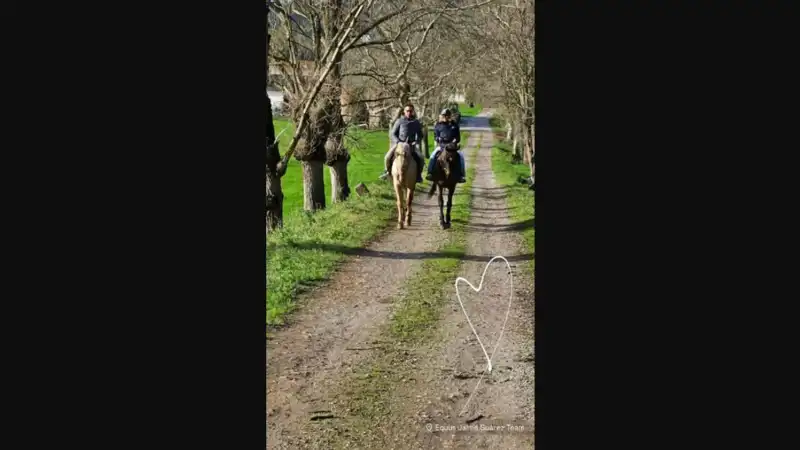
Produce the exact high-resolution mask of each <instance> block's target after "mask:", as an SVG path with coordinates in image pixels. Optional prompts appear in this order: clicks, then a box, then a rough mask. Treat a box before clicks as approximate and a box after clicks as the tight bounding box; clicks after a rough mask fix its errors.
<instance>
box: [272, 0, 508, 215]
mask: <svg viewBox="0 0 800 450" xmlns="http://www.w3.org/2000/svg"><path fill="white" fill-rule="evenodd" d="M494 1H495V0H485V1H482V2H478V3H474V4H471V5H464V6H461V5H460V4H463V3H464V2H452V1H445V0H436V1H434V2H432V1H424V0H402V1H397V2H391V3H390V2H377V1H376V0H292V1H284V2H271V3H269V7H270V8H271V9H272V11H273V12H274V13H275V14H276V17H277V20H275V25H276V27H277V28H279V29H280V31H281V32H280V33H278V36H277V38H276V39H275V40H274V43H275V44H276V45H275V48H274V49H273V51H272V52H271V53H270V58H272V60H273V61H274V62H275V64H276V66H277V67H278V68H279V70H280V71H281V73H282V75H283V76H282V83H283V84H282V86H281V87H282V88H283V89H284V91H285V92H286V93H287V94H288V98H290V99H291V105H292V106H291V108H292V114H291V115H292V119H293V121H294V122H295V124H296V125H295V132H294V135H293V136H292V139H291V142H290V144H289V148H288V149H287V152H286V154H285V155H284V156H283V158H281V162H282V163H283V166H284V170H285V166H286V164H288V160H289V158H291V156H295V158H296V159H298V160H300V161H301V163H302V166H303V180H304V193H305V202H304V208H305V209H306V210H310V211H313V210H316V209H320V208H324V207H325V195H324V185H323V182H322V180H323V176H322V173H323V172H322V164H323V163H324V162H327V163H328V164H329V165H330V166H331V171H332V172H331V174H332V177H331V178H332V179H335V180H336V184H335V186H334V189H333V191H334V195H333V199H334V201H336V200H338V199H342V198H344V197H346V195H347V191H348V188H347V177H346V163H347V160H348V159H349V155H348V153H347V151H346V149H345V148H344V146H343V139H342V135H343V134H344V133H343V129H344V127H345V124H344V121H343V120H342V117H341V107H342V104H341V79H342V78H343V77H344V76H345V75H344V74H342V73H341V65H342V61H343V58H344V56H345V54H346V53H347V52H349V51H352V50H355V49H359V48H363V49H367V48H369V47H373V48H381V47H384V46H387V45H390V44H393V43H394V42H396V41H397V39H399V37H398V35H397V34H385V33H384V34H381V33H382V32H381V29H380V27H384V26H389V25H390V24H392V23H394V22H397V23H400V24H409V23H416V22H417V21H418V20H420V18H422V17H436V16H437V15H438V16H439V17H441V16H442V15H443V14H445V13H448V12H454V11H461V10H467V9H472V8H477V7H479V6H481V5H486V4H490V3H492V2H494ZM425 24H427V25H426V26H427V29H428V32H429V31H430V28H431V27H432V26H433V25H432V22H431V21H428V22H425ZM389 28H391V27H389ZM412 31H413V30H408V29H403V28H402V26H401V33H400V35H401V36H406V37H408V39H407V40H406V41H405V42H408V43H409V47H404V48H405V50H404V51H403V52H402V53H403V55H404V59H403V61H404V63H405V64H404V65H403V67H404V68H405V69H403V70H401V72H404V73H403V74H402V75H401V77H400V80H399V81H398V83H397V84H396V86H400V89H398V90H397V91H396V92H395V95H396V96H397V97H398V98H404V97H407V96H408V93H409V90H408V89H406V88H404V87H403V86H404V82H403V80H402V79H403V78H404V77H406V76H407V72H408V67H409V65H410V63H409V60H410V59H411V57H413V55H414V53H415V52H416V51H417V50H418V49H419V48H420V47H421V45H422V44H424V42H425V38H424V37H423V38H422V39H421V41H419V40H418V41H417V43H416V44H412V41H413V39H412V38H413V37H414V36H415V35H414V34H413V33H412ZM421 33H423V35H424V36H427V34H426V31H425V29H423V30H422V32H421ZM405 83H406V84H407V81H406V82H405ZM337 187H338V189H337Z"/></svg>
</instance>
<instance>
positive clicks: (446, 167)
mask: <svg viewBox="0 0 800 450" xmlns="http://www.w3.org/2000/svg"><path fill="white" fill-rule="evenodd" d="M454 162H455V158H453V152H450V151H442V152H439V156H437V157H436V163H437V165H438V166H439V167H441V168H442V170H443V171H444V176H445V178H450V174H451V173H453V164H454Z"/></svg>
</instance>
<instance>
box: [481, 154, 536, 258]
mask: <svg viewBox="0 0 800 450" xmlns="http://www.w3.org/2000/svg"><path fill="white" fill-rule="evenodd" d="M511 156H512V153H511V148H510V147H509V146H508V144H505V143H499V144H496V145H495V146H494V148H492V171H493V172H494V176H495V180H496V181H497V183H498V184H499V185H501V186H503V187H504V188H506V202H507V205H508V209H509V215H510V216H511V221H512V222H513V223H520V222H526V221H530V220H534V218H535V215H536V212H535V211H536V205H535V203H536V199H535V196H534V194H533V191H531V190H530V189H528V185H527V184H521V183H520V182H519V181H518V180H519V177H520V176H522V177H529V176H530V175H531V172H530V167H529V166H528V165H527V164H513V163H512V162H511ZM535 237H536V230H535V229H534V227H533V224H531V226H530V227H527V226H526V227H525V228H523V229H522V238H523V241H524V243H525V248H526V249H527V250H528V251H530V252H531V253H535ZM532 266H533V265H532Z"/></svg>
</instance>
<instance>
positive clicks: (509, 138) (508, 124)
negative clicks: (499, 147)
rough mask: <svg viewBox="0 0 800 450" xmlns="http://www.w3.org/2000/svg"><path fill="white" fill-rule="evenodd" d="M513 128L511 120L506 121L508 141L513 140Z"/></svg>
mask: <svg viewBox="0 0 800 450" xmlns="http://www.w3.org/2000/svg"><path fill="white" fill-rule="evenodd" d="M512 131H513V129H512V128H511V122H506V142H508V141H510V140H511V132H512Z"/></svg>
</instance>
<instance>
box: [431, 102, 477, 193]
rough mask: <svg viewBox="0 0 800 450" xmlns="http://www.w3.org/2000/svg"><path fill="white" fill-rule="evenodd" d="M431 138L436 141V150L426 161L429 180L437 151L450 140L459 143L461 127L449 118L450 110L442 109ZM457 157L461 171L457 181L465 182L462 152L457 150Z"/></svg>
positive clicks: (465, 173) (465, 172)
mask: <svg viewBox="0 0 800 450" xmlns="http://www.w3.org/2000/svg"><path fill="white" fill-rule="evenodd" d="M433 140H434V142H435V143H436V150H435V151H434V152H433V154H432V155H431V159H430V161H429V162H428V176H427V177H426V178H427V179H428V180H429V181H430V180H431V179H432V178H433V166H434V165H435V163H436V157H437V156H438V155H439V152H440V151H441V150H442V148H443V147H444V146H445V145H446V144H449V143H451V142H454V143H456V144H459V143H461V129H460V128H459V126H458V124H456V123H455V121H453V120H451V119H450V110H449V109H444V110H442V113H441V114H440V115H439V123H437V124H436V126H435V127H434V128H433ZM457 154H458V157H459V160H460V163H461V164H460V167H461V173H460V174H459V180H458V182H459V183H464V182H466V181H467V180H466V178H465V177H466V175H467V171H466V164H465V161H464V154H463V153H461V151H460V150H459V151H458V153H457Z"/></svg>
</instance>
